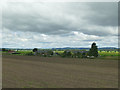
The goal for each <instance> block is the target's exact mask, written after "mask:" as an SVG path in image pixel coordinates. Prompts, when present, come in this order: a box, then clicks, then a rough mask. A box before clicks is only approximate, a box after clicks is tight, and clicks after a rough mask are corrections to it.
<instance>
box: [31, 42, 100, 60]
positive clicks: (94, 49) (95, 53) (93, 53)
mask: <svg viewBox="0 0 120 90" xmlns="http://www.w3.org/2000/svg"><path fill="white" fill-rule="evenodd" d="M33 52H34V55H37V52H38V49H37V48H34V49H33ZM53 54H54V53H53V51H52V50H48V51H47V53H41V55H44V56H52V55H53ZM60 56H62V57H77V58H86V57H87V56H94V57H98V48H97V46H96V43H95V42H94V43H92V45H91V48H90V50H89V51H88V52H82V53H81V52H76V53H72V52H71V51H68V50H65V51H64V52H63V53H62V54H60Z"/></svg>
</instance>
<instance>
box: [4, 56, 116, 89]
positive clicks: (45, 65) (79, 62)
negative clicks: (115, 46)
mask: <svg viewBox="0 0 120 90" xmlns="http://www.w3.org/2000/svg"><path fill="white" fill-rule="evenodd" d="M2 63H3V64H2V65H3V68H2V69H3V71H2V74H3V75H2V80H3V81H2V85H3V88H117V87H118V61H117V60H99V59H79V58H59V57H39V56H10V55H9V56H7V55H5V56H3V58H2Z"/></svg>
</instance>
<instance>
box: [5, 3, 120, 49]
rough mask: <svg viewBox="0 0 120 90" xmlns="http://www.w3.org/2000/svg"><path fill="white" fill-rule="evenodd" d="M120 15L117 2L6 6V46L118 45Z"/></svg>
mask: <svg viewBox="0 0 120 90" xmlns="http://www.w3.org/2000/svg"><path fill="white" fill-rule="evenodd" d="M110 9H111V10H110ZM117 12H118V11H117V3H75V2H71V3H65V2H64V3H45V2H44V3H43V2H42V3H7V5H5V6H4V9H3V46H4V47H64V46H71V47H78V46H80V47H88V46H90V44H91V43H92V42H93V41H95V42H97V43H98V44H99V45H100V46H117V34H118V28H117V15H118V13H117ZM108 39H109V40H108Z"/></svg>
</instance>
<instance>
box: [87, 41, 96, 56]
mask: <svg viewBox="0 0 120 90" xmlns="http://www.w3.org/2000/svg"><path fill="white" fill-rule="evenodd" d="M89 55H90V56H94V57H98V48H97V46H96V43H95V42H94V43H92V45H91V48H90V50H89Z"/></svg>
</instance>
